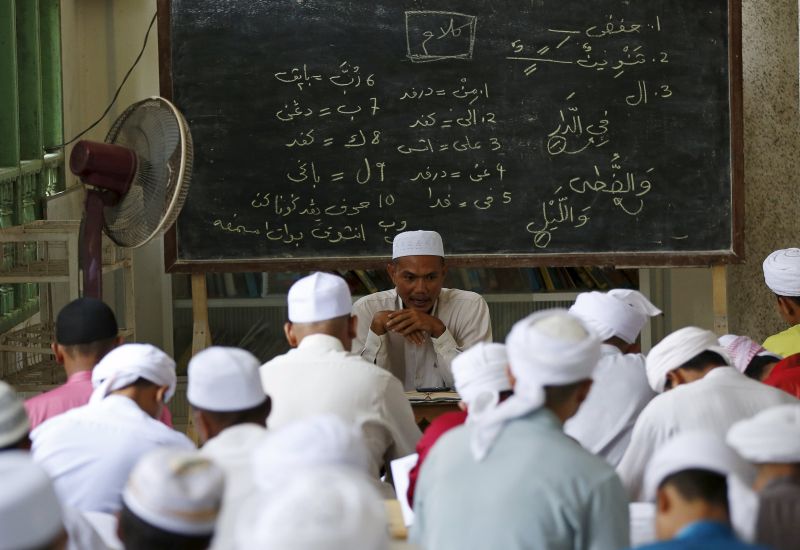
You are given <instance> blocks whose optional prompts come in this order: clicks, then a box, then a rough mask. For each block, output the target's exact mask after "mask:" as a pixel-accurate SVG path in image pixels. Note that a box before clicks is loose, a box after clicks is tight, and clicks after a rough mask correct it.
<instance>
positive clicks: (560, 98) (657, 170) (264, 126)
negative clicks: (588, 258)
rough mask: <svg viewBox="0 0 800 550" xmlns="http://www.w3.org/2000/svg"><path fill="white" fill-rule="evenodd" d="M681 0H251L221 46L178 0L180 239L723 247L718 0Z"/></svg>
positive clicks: (344, 253)
mask: <svg viewBox="0 0 800 550" xmlns="http://www.w3.org/2000/svg"><path fill="white" fill-rule="evenodd" d="M674 2H675V0H658V1H656V2H654V3H631V2H626V1H624V0H603V1H602V2H598V3H579V2H576V3H563V0H537V2H521V3H517V4H515V3H512V2H507V1H506V0H496V2H493V3H490V4H486V3H484V4H480V5H478V4H475V3H469V2H466V1H465V0H450V1H449V2H447V3H437V4H436V7H437V8H438V9H437V10H426V9H425V8H427V7H431V4H430V3H425V2H423V3H420V2H416V1H415V2H405V3H396V2H384V1H383V0H375V2H374V3H335V2H331V1H330V0H320V1H319V2H314V3H308V2H300V3H297V2H294V1H293V0H291V1H288V0H273V1H271V2H269V3H254V2H253V1H250V0H248V1H246V2H243V3H242V5H238V3H236V4H237V5H236V6H231V8H230V10H231V17H230V19H226V20H225V21H226V23H225V25H229V26H230V31H231V32H230V33H228V27H219V29H216V30H215V33H216V32H217V31H219V34H220V38H221V40H219V41H218V42H214V44H216V45H217V46H219V47H220V48H221V49H220V51H219V52H217V50H215V49H214V48H212V47H211V46H210V44H211V43H212V42H213V40H211V39H212V38H214V36H216V35H215V34H209V33H210V31H209V30H208V27H207V26H203V25H202V24H198V20H200V21H201V22H203V21H206V20H210V19H208V18H212V19H213V17H216V15H215V14H216V11H215V10H216V8H215V3H214V2H213V1H212V0H193V1H192V2H191V3H189V2H188V0H180V1H178V2H174V3H173V6H175V5H178V7H177V8H175V10H174V11H175V12H176V13H175V15H176V17H175V18H173V20H172V23H171V24H172V27H173V31H174V32H175V35H174V36H175V40H174V41H173V42H172V44H173V46H172V47H173V56H172V58H173V62H174V70H175V76H174V78H175V89H176V98H177V99H178V100H179V104H180V106H181V108H182V109H184V110H185V111H186V112H187V114H188V115H189V118H190V123H191V124H192V131H193V134H194V135H195V136H196V137H197V140H196V144H197V150H198V152H199V153H198V155H197V167H196V168H197V169H196V175H197V179H198V182H199V183H198V186H197V188H196V189H195V190H193V195H192V196H191V197H190V198H189V200H188V201H187V206H186V208H185V209H184V213H183V214H182V216H181V219H179V223H178V230H179V232H180V233H181V235H182V236H181V238H180V239H179V240H178V244H179V247H178V248H179V256H180V255H182V254H184V253H186V258H187V261H189V262H191V261H194V260H197V261H203V259H205V258H207V257H208V258H213V259H226V260H228V259H232V260H236V259H251V258H252V259H258V258H275V259H277V258H282V259H291V258H299V259H302V260H305V259H314V258H327V257H328V256H329V255H330V256H331V257H359V255H362V256H370V257H373V256H380V255H382V254H385V252H386V248H385V244H386V243H388V242H391V241H392V239H393V237H394V235H395V234H396V233H398V232H401V231H404V230H408V229H417V228H421V227H427V228H431V229H437V230H440V231H444V232H445V233H448V234H451V236H452V237H456V236H457V238H451V239H449V241H450V240H452V241H453V245H452V246H454V247H457V248H456V249H454V250H453V252H454V253H455V254H456V255H474V254H475V255H483V254H486V253H487V251H488V253H489V254H490V255H491V254H495V253H496V254H498V255H508V256H514V257H516V256H518V255H523V256H525V257H528V256H531V257H533V256H534V255H536V254H539V253H540V252H552V253H562V252H563V253H575V252H577V253H589V254H592V253H596V252H598V251H600V252H603V253H605V252H610V253H612V254H613V253H617V252H618V250H617V247H616V245H617V241H616V240H615V239H616V237H618V236H619V237H621V238H620V239H619V241H620V242H619V245H620V249H619V251H620V253H624V252H626V251H633V252H638V251H644V252H650V251H653V250H655V251H657V252H662V251H665V252H673V251H694V250H711V251H713V250H724V249H727V247H728V244H729V243H728V241H729V240H730V231H728V230H727V229H726V227H727V226H726V224H725V223H722V222H723V221H727V220H728V218H730V215H729V214H730V212H731V204H732V202H731V200H730V196H729V195H730V193H729V191H730V181H729V180H730V178H729V176H730V173H729V170H730V166H731V157H730V151H729V146H730V136H731V133H730V126H729V119H730V116H729V115H730V110H729V106H730V96H729V83H728V80H727V78H728V74H727V67H728V65H726V62H727V61H728V55H727V54H728V43H727V42H726V41H725V39H726V37H727V36H728V35H727V27H728V25H727V23H728V20H727V11H726V9H725V8H724V6H722V5H721V4H720V5H716V4H715V5H714V6H713V7H708V8H703V9H697V10H695V9H694V8H692V9H689V8H686V9H685V10H676V9H674ZM256 4H257V6H256ZM312 4H313V5H312ZM190 5H191V9H190V8H189V6H190ZM244 5H248V6H250V7H251V8H252V10H251V11H247V9H249V8H247V9H246V8H244V7H243V6H244ZM512 8H515V9H512ZM245 11H246V12H247V14H248V17H249V19H247V21H246V22H244V21H243V22H242V23H241V24H240V23H238V22H237V21H236V20H235V17H236V14H238V13H241V12H245ZM201 18H202V19H201ZM221 29H224V30H225V32H222V30H221ZM223 35H224V36H223ZM694 38H698V40H694ZM700 38H702V40H700ZM248 42H249V44H248V47H245V46H244V44H245V43H248ZM250 46H252V48H251V47H250ZM276 48H279V49H280V52H281V54H280V55H274V53H275V52H276V51H277V50H276ZM189 51H191V52H192V55H191V56H187V55H186V52H189ZM197 52H200V53H201V54H204V55H203V56H202V58H201V57H198V54H197ZM225 56H229V58H228V59H227V60H225V61H226V62H225V63H223V62H222V61H223V59H222V58H223V57H225ZM201 59H202V61H201ZM204 64H205V65H208V66H209V70H208V71H205V65H204ZM212 75H213V76H212ZM230 78H233V80H232V81H230V82H228V83H227V84H226V83H225V81H226V79H230ZM198 81H199V83H200V84H202V85H198ZM231 82H234V83H235V84H236V85H235V86H233V85H232V84H231ZM242 83H243V85H241V84H242ZM212 90H213V93H212V92H211V91H212ZM231 94H232V95H231ZM231 97H233V98H235V99H229V98H231ZM700 128H702V129H700ZM696 191H699V192H696ZM708 204H719V205H720V209H719V216H717V219H715V220H709V219H708V218H709V216H708V215H707V205H708ZM678 213H679V214H680V215H676V214H678ZM214 234H218V235H223V234H224V239H222V241H225V242H231V243H237V244H232V245H231V247H230V250H228V249H224V250H219V249H217V248H215V247H216V246H218V245H214V244H213V243H212V242H211V241H212V240H213V239H209V238H208V236H209V235H212V236H213V235H214ZM495 235H496V236H495ZM651 243H656V244H658V245H659V246H658V247H652V248H651V247H650V244H651Z"/></svg>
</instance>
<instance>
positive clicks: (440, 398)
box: [406, 391, 460, 431]
mask: <svg viewBox="0 0 800 550" xmlns="http://www.w3.org/2000/svg"><path fill="white" fill-rule="evenodd" d="M406 397H407V398H408V400H409V401H410V402H411V409H412V410H413V411H414V420H415V421H416V422H417V425H418V426H419V427H420V429H421V430H423V431H424V430H425V428H427V427H428V426H429V425H430V423H431V422H433V421H434V419H435V418H436V417H438V416H440V415H442V414H444V413H446V412H451V411H457V410H459V408H458V402H459V401H460V398H459V397H458V394H457V393H456V392H433V393H423V392H417V391H409V392H406Z"/></svg>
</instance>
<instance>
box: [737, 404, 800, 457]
mask: <svg viewBox="0 0 800 550" xmlns="http://www.w3.org/2000/svg"><path fill="white" fill-rule="evenodd" d="M727 440H728V443H729V444H730V445H731V447H733V448H734V449H736V450H737V451H738V452H739V454H740V455H742V456H743V457H744V458H746V459H747V460H749V461H750V462H753V463H755V464H766V463H774V464H798V463H800V404H797V405H780V406H778V407H771V408H769V409H766V410H764V411H761V412H760V413H758V414H757V415H755V416H753V417H752V418H748V419H746V420H741V421H739V422H737V423H736V424H734V425H733V426H732V427H731V429H730V430H729V431H728V436H727Z"/></svg>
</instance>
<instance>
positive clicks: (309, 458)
mask: <svg viewBox="0 0 800 550" xmlns="http://www.w3.org/2000/svg"><path fill="white" fill-rule="evenodd" d="M252 463H253V481H254V482H255V484H256V485H257V486H258V487H259V489H261V490H262V491H265V492H270V493H272V492H273V491H275V490H276V489H278V488H279V487H281V486H282V485H283V483H285V482H286V480H287V479H289V478H290V477H291V476H292V475H293V474H295V473H297V472H306V471H309V470H312V469H313V468H315V467H319V466H339V467H345V468H352V469H354V470H357V471H359V472H362V473H366V472H367V471H368V469H369V451H368V450H367V446H366V444H365V443H364V438H363V436H362V435H361V432H360V430H358V429H357V428H356V427H355V426H353V425H351V424H348V423H347V422H345V421H344V420H342V419H341V418H340V417H338V416H336V415H333V414H322V415H317V416H312V417H309V418H306V419H302V420H297V421H295V422H292V423H291V424H287V425H286V426H284V427H283V428H280V429H279V430H275V431H272V430H270V431H268V432H267V433H266V435H265V436H264V439H263V441H262V442H261V443H259V444H258V445H257V446H256V447H255V448H254V450H253V460H252Z"/></svg>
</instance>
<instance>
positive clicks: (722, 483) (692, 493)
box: [658, 469, 728, 512]
mask: <svg viewBox="0 0 800 550" xmlns="http://www.w3.org/2000/svg"><path fill="white" fill-rule="evenodd" d="M666 485H671V486H672V487H673V488H674V489H675V490H676V491H678V493H679V494H680V495H681V496H682V497H683V498H684V499H686V500H702V501H705V502H707V503H709V504H711V505H713V506H717V507H719V508H723V509H724V510H725V511H726V512H727V511H728V480H727V478H726V476H724V475H722V474H719V473H717V472H712V471H709V470H702V469H689V470H682V471H680V472H676V473H674V474H672V475H669V476H667V477H666V478H664V480H663V481H661V483H660V484H659V485H658V488H659V489H662V488H663V487H665V486H666Z"/></svg>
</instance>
